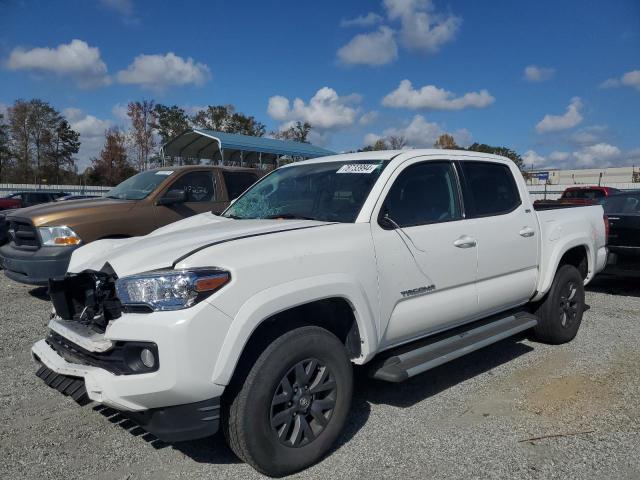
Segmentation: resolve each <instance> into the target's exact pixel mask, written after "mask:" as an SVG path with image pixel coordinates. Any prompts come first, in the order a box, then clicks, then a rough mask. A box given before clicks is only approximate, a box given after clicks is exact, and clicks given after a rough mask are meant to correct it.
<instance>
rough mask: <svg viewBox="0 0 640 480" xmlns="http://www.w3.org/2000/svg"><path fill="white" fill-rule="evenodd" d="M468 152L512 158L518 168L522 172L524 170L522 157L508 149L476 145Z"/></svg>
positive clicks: (483, 144) (482, 144)
mask: <svg viewBox="0 0 640 480" xmlns="http://www.w3.org/2000/svg"><path fill="white" fill-rule="evenodd" d="M467 150H470V151H472V152H482V153H491V154H493V155H501V156H503V157H507V158H510V159H511V160H513V162H514V163H515V164H516V165H517V166H518V168H519V169H520V170H522V169H523V168H524V161H523V160H522V157H521V156H520V155H519V154H518V153H517V152H515V151H514V150H511V149H510V148H507V147H493V146H491V145H487V144H485V143H474V144H472V145H471V146H470V147H469V148H467Z"/></svg>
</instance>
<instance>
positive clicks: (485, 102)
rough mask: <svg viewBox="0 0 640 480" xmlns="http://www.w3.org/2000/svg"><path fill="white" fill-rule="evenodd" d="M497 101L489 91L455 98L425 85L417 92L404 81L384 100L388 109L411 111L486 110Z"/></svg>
mask: <svg viewBox="0 0 640 480" xmlns="http://www.w3.org/2000/svg"><path fill="white" fill-rule="evenodd" d="M494 101H495V98H494V97H492V96H491V95H490V94H489V92H488V91H487V90H480V91H479V92H469V93H465V94H464V95H463V96H461V97H455V96H454V94H453V93H452V92H449V91H447V90H444V89H442V88H438V87H436V86H435V85H425V86H424V87H422V88H420V90H416V89H414V88H413V85H412V84H411V82H410V81H409V80H402V81H401V82H400V85H399V86H398V88H397V89H395V90H394V91H393V92H391V93H389V94H388V95H386V96H385V97H384V98H383V99H382V104H383V105H384V106H386V107H394V108H409V109H411V110H461V109H463V108H485V107H488V106H489V105H491V104H492V103H493V102H494Z"/></svg>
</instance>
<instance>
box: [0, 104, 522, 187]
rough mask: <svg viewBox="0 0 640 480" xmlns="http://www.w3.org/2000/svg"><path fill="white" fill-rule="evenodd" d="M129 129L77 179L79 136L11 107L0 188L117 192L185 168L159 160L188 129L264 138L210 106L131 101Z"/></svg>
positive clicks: (278, 134) (299, 137) (302, 138)
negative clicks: (134, 179)
mask: <svg viewBox="0 0 640 480" xmlns="http://www.w3.org/2000/svg"><path fill="white" fill-rule="evenodd" d="M127 116H128V118H129V124H130V125H129V127H128V128H126V129H125V128H122V127H111V128H108V129H107V130H106V131H105V133H104V143H103V146H102V148H101V150H100V152H99V154H98V155H97V156H96V157H94V158H92V159H91V164H90V166H89V167H88V168H87V169H86V170H85V171H84V172H79V169H78V165H77V158H76V155H77V153H78V151H79V149H80V145H81V140H82V138H81V135H80V133H78V132H77V131H75V130H74V129H73V128H72V127H71V125H70V123H69V121H68V120H67V119H66V118H65V117H64V115H63V114H62V113H60V112H59V111H58V110H56V109H55V108H54V107H53V106H51V105H50V104H49V103H47V102H45V101H43V100H40V99H37V98H34V99H31V100H16V101H15V102H14V103H13V105H11V106H10V107H9V108H8V109H7V112H6V115H4V114H2V113H0V183H8V182H10V183H35V184H65V183H66V184H76V183H84V184H89V185H107V186H112V185H117V184H118V183H120V182H121V181H122V180H124V179H126V178H128V177H130V176H131V175H133V174H134V173H136V172H139V171H142V170H145V169H148V168H151V167H155V166H158V165H160V164H161V163H162V162H163V161H164V164H165V165H166V164H169V165H171V164H173V163H180V164H188V163H190V162H195V161H197V160H198V159H176V158H165V159H164V160H163V159H161V157H160V146H161V145H163V144H165V143H167V142H169V141H170V140H172V139H173V138H175V137H176V136H178V135H180V134H181V133H183V132H184V131H186V130H189V129H190V128H203V129H208V130H216V131H220V132H227V133H240V134H244V135H251V136H256V137H262V136H264V135H266V134H267V129H266V126H265V125H264V124H263V123H262V122H260V121H258V120H256V118H255V117H253V116H252V115H246V114H243V113H241V112H238V111H236V109H235V107H234V106H233V105H208V106H207V107H204V108H202V109H201V110H198V111H197V112H195V113H194V114H192V115H189V114H188V113H187V112H186V111H185V109H183V108H181V107H179V106H177V105H163V104H160V103H155V102H154V101H153V100H141V101H133V102H129V104H128V105H127ZM311 130H312V125H311V124H310V123H308V122H299V121H298V122H295V123H292V124H290V125H288V126H287V127H286V128H283V129H281V130H278V131H272V132H269V135H270V136H271V137H273V138H278V139H282V140H291V141H296V142H305V143H308V138H309V134H310V133H311ZM406 146H407V139H406V138H405V137H404V136H400V135H397V136H396V135H392V136H388V137H386V138H381V139H379V140H377V141H376V142H375V143H374V144H373V145H369V146H365V147H363V148H362V149H360V150H359V151H370V150H386V149H394V150H395V149H403V148H405V147H406ZM434 147H435V148H447V149H459V150H471V151H477V152H486V153H493V154H498V155H503V156H505V157H508V158H511V159H512V160H513V161H514V162H515V163H516V164H517V165H518V167H520V168H521V169H522V168H523V166H524V164H523V161H522V158H521V157H520V155H519V154H518V153H517V152H515V151H513V150H511V149H509V148H507V147H495V146H491V145H486V144H482V143H474V144H472V145H471V146H469V147H467V148H463V147H460V146H458V145H456V142H455V139H454V138H453V136H452V135H449V134H446V133H445V134H442V135H440V137H439V138H438V139H437V141H436V142H435V144H434Z"/></svg>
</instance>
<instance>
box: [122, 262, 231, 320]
mask: <svg viewBox="0 0 640 480" xmlns="http://www.w3.org/2000/svg"><path fill="white" fill-rule="evenodd" d="M230 280H231V275H230V274H229V272H227V271H224V270H220V269H217V268H210V267H209V268H207V267H205V268H192V269H188V270H156V271H153V272H148V273H142V274H139V275H131V276H128V277H122V278H119V279H118V280H116V293H117V295H118V298H119V299H120V302H121V303H122V305H123V306H124V307H125V308H128V309H131V307H134V308H135V307H142V308H146V309H151V310H154V311H167V310H181V309H184V308H189V307H191V306H193V305H195V304H196V303H198V302H200V301H202V300H204V299H205V298H207V297H208V296H209V295H211V294H212V293H214V292H215V291H217V290H219V289H220V288H222V287H223V286H224V285H226V284H227V283H229V281H230Z"/></svg>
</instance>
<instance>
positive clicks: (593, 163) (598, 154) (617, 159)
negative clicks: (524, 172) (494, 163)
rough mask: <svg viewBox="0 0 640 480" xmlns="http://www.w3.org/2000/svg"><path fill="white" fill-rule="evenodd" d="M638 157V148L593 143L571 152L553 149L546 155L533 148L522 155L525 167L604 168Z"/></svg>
mask: <svg viewBox="0 0 640 480" xmlns="http://www.w3.org/2000/svg"><path fill="white" fill-rule="evenodd" d="M639 157H640V149H635V150H629V151H627V152H624V151H622V150H621V149H620V148H619V147H617V146H616V145H611V144H609V143H604V142H601V143H595V144H592V145H587V146H584V147H581V148H579V149H578V150H575V151H573V152H561V151H553V152H551V153H550V154H549V155H548V156H544V155H541V154H539V153H537V152H536V151H534V150H529V151H527V152H525V154H524V155H523V156H522V158H523V160H524V162H525V166H526V168H531V167H534V168H541V167H545V168H551V167H555V168H563V169H569V168H605V167H611V166H616V165H620V166H622V165H627V166H630V165H633V164H635V162H637V161H638V159H640V158H639Z"/></svg>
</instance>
